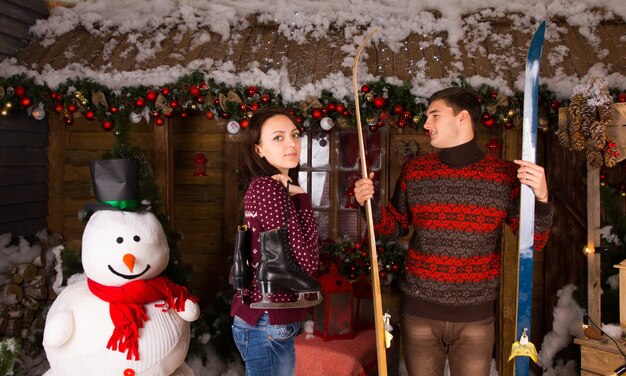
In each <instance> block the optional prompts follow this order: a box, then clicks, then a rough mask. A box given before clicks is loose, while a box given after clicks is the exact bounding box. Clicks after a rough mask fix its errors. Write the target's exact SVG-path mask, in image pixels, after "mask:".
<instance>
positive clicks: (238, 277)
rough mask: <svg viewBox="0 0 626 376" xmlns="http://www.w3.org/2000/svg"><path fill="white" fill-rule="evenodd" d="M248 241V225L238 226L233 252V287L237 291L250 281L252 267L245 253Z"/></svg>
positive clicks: (245, 286)
mask: <svg viewBox="0 0 626 376" xmlns="http://www.w3.org/2000/svg"><path fill="white" fill-rule="evenodd" d="M249 243H250V231H249V230H248V226H246V225H243V226H239V227H238V228H237V236H236V237H235V251H234V252H233V288H235V289H236V290H239V291H241V290H243V289H245V288H247V287H248V286H249V285H250V282H251V281H252V267H251V266H250V264H249V262H248V255H247V252H248V250H249V249H250V246H249ZM242 298H243V295H242Z"/></svg>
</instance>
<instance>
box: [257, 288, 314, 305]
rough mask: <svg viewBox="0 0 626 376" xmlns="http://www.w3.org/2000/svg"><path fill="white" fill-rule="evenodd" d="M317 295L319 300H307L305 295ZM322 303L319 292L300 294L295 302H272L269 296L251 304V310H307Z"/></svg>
mask: <svg viewBox="0 0 626 376" xmlns="http://www.w3.org/2000/svg"><path fill="white" fill-rule="evenodd" d="M307 294H316V295H317V299H315V300H307V299H306V298H305V295H307ZM321 302H322V294H321V293H320V292H319V291H316V292H300V293H298V300H296V301H295V302H272V301H270V300H269V298H268V297H267V296H263V300H261V301H259V302H255V303H250V308H256V309H288V308H307V307H313V306H315V305H318V304H319V303H321Z"/></svg>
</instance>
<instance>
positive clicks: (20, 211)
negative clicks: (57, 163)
mask: <svg viewBox="0 0 626 376" xmlns="http://www.w3.org/2000/svg"><path fill="white" fill-rule="evenodd" d="M47 145H48V125H47V124H46V122H44V121H38V120H35V119H33V118H32V117H30V116H26V115H25V114H23V115H18V116H12V117H9V118H5V117H2V118H0V234H5V233H11V234H12V237H13V238H17V237H18V236H25V237H27V238H29V237H32V236H33V235H35V234H36V233H37V232H38V231H41V230H43V229H45V228H46V227H47V223H46V219H47V218H46V217H47V215H48V207H47V206H48V187H47V183H48V173H49V171H48V159H47V156H46V146H47Z"/></svg>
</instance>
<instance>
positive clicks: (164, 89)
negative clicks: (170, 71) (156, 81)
mask: <svg viewBox="0 0 626 376" xmlns="http://www.w3.org/2000/svg"><path fill="white" fill-rule="evenodd" d="M169 93H170V89H169V88H166V87H164V88H163V89H161V94H163V95H168V94H169Z"/></svg>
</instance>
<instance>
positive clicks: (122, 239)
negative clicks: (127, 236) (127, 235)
mask: <svg viewBox="0 0 626 376" xmlns="http://www.w3.org/2000/svg"><path fill="white" fill-rule="evenodd" d="M115 241H116V242H117V244H122V243H124V238H122V237H121V236H120V237H119V238H117V239H116V240H115Z"/></svg>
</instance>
